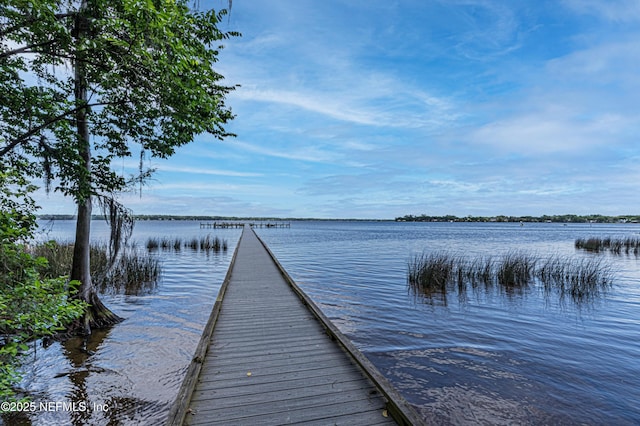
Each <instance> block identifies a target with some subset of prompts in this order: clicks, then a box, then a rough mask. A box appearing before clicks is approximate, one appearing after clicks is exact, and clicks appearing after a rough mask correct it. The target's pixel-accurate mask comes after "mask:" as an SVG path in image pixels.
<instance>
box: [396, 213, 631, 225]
mask: <svg viewBox="0 0 640 426" xmlns="http://www.w3.org/2000/svg"><path fill="white" fill-rule="evenodd" d="M396 222H549V223H639V222H640V215H630V216H603V215H599V214H592V215H586V216H581V215H575V214H562V215H553V216H548V215H544V216H502V215H501V216H465V217H458V216H453V215H446V216H429V215H424V214H423V215H420V216H414V215H406V216H403V217H397V218H396Z"/></svg>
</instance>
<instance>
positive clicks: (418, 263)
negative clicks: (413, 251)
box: [408, 252, 456, 293]
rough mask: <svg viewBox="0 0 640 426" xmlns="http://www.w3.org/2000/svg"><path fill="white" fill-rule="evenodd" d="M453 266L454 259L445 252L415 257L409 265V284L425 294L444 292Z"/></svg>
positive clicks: (452, 273) (454, 264)
mask: <svg viewBox="0 0 640 426" xmlns="http://www.w3.org/2000/svg"><path fill="white" fill-rule="evenodd" d="M455 266H456V259H455V258H454V257H453V256H452V255H451V254H448V253H445V252H436V253H429V254H426V253H423V254H421V255H416V256H415V257H414V258H413V259H412V260H411V261H410V263H409V276H408V281H409V284H410V285H412V286H417V287H419V288H420V289H421V290H422V291H423V292H425V293H433V292H445V291H446V289H447V285H448V284H449V283H450V282H451V278H452V277H453V276H454V272H455V271H454V267H455Z"/></svg>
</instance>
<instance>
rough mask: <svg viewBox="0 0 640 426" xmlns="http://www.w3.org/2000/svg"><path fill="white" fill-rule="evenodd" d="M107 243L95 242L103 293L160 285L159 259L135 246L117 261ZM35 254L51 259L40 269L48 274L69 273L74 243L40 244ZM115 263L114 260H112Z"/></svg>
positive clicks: (96, 277) (96, 279) (97, 280)
mask: <svg viewBox="0 0 640 426" xmlns="http://www.w3.org/2000/svg"><path fill="white" fill-rule="evenodd" d="M108 253H109V250H108V247H107V245H106V244H92V245H91V249H90V256H91V264H90V266H89V269H90V271H91V280H92V281H93V284H94V285H95V286H96V287H97V288H98V291H100V292H102V293H116V294H127V295H140V294H146V293H151V292H153V291H154V290H155V288H156V287H157V283H158V280H159V278H160V274H161V269H160V263H159V261H158V259H156V258H155V257H152V256H149V255H148V254H141V253H139V252H138V250H136V247H135V246H129V247H127V248H125V249H124V250H123V251H122V253H121V254H120V255H119V256H118V258H117V259H116V260H115V261H114V262H110V260H109V254H108ZM32 254H33V255H35V256H38V257H44V258H45V259H47V265H45V266H42V268H41V270H40V273H41V274H42V276H43V277H45V278H55V277H60V276H66V275H68V274H69V271H71V263H72V260H73V243H69V242H57V241H49V242H47V243H43V244H37V245H35V246H34V247H33V248H32ZM111 263H113V264H111Z"/></svg>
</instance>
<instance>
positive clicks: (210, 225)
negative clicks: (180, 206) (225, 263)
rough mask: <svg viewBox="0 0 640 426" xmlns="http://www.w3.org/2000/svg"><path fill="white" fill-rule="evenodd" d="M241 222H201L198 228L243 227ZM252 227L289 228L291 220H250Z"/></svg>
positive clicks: (243, 224)
mask: <svg viewBox="0 0 640 426" xmlns="http://www.w3.org/2000/svg"><path fill="white" fill-rule="evenodd" d="M245 225H246V224H245V223H243V222H201V223H200V229H218V228H221V229H227V228H244V227H245ZM248 225H249V226H250V227H252V228H291V222H271V221H261V222H251V223H249V224H248Z"/></svg>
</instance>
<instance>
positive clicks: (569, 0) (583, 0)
mask: <svg viewBox="0 0 640 426" xmlns="http://www.w3.org/2000/svg"><path fill="white" fill-rule="evenodd" d="M562 3H564V5H565V6H567V7H569V8H570V9H572V10H574V11H576V12H579V13H583V14H589V15H593V16H595V17H597V18H600V19H602V18H604V19H607V20H609V21H613V22H637V21H640V3H639V2H638V1H637V0H606V1H602V0H563V2H562Z"/></svg>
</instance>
